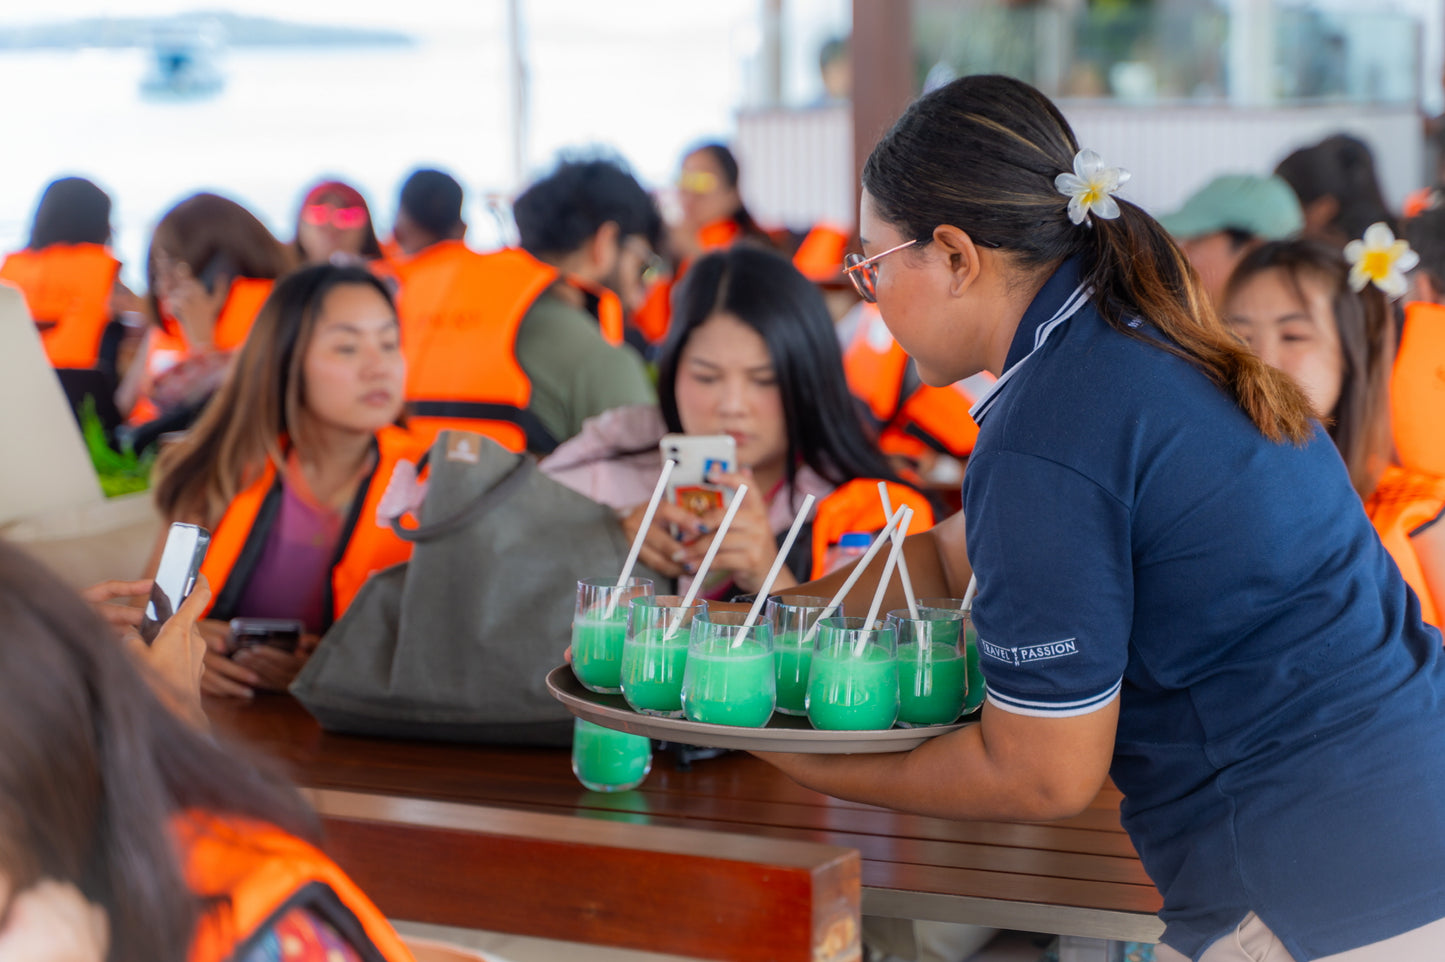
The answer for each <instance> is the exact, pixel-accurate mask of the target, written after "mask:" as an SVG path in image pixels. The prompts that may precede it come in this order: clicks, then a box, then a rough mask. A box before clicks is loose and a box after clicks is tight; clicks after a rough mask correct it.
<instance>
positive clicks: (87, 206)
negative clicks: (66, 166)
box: [28, 177, 110, 251]
mask: <svg viewBox="0 0 1445 962" xmlns="http://www.w3.org/2000/svg"><path fill="white" fill-rule="evenodd" d="M109 243H110V196H109V195H108V194H106V192H105V191H103V190H101V189H100V188H99V187H97V186H95V184H93V183H91V182H90V181H88V180H86V179H85V178H84V177H62V178H60V179H59V180H53V181H51V182H50V185H49V186H47V187H46V188H45V193H43V194H41V195H40V204H39V205H38V206H37V207H36V208H35V222H34V223H33V224H32V225H31V227H30V243H29V245H28V246H29V248H30V250H33V251H38V250H43V249H44V248H46V247H49V246H50V245H51V244H101V245H105V244H109Z"/></svg>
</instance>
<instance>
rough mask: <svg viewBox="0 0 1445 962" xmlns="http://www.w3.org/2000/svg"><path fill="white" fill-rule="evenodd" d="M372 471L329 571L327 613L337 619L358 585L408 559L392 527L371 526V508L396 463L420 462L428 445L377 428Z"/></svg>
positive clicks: (405, 544)
mask: <svg viewBox="0 0 1445 962" xmlns="http://www.w3.org/2000/svg"><path fill="white" fill-rule="evenodd" d="M376 444H377V459H376V468H375V469H374V470H373V471H372V472H371V474H370V476H368V477H367V478H366V479H364V480H363V481H362V487H361V489H360V491H359V492H358V495H359V496H358V497H357V498H355V499H353V501H352V507H351V510H350V511H349V512H348V513H347V519H346V524H345V526H344V527H343V528H342V534H341V549H340V557H339V558H338V559H337V561H336V563H335V564H334V565H333V566H332V568H331V597H330V599H328V604H327V606H326V607H327V609H328V610H330V611H331V612H333V619H339V618H340V617H341V616H342V614H344V613H345V611H346V609H347V608H348V607H350V606H351V601H352V599H353V598H355V597H356V593H357V592H358V591H360V590H361V586H362V585H363V584H364V583H365V582H366V579H367V578H370V577H371V576H372V575H373V574H375V573H376V572H378V571H381V570H382V569H383V568H390V567H391V566H392V565H398V564H401V563H402V562H403V561H407V560H409V559H410V558H411V550H412V545H411V542H409V541H403V540H402V539H400V538H398V537H397V536H396V534H395V533H394V532H393V531H392V530H391V528H389V527H387V528H383V527H381V526H380V525H378V524H377V523H376V509H377V507H378V506H379V505H380V504H381V496H382V495H383V494H385V493H386V485H387V482H388V481H390V480H391V472H392V468H394V467H396V464H397V462H398V461H403V460H405V461H411V462H417V461H420V460H421V458H422V455H424V454H426V450H427V446H426V445H425V444H424V443H422V441H421V440H420V439H418V438H416V437H414V436H413V435H412V434H411V433H410V432H408V431H404V430H402V429H401V428H396V427H387V428H382V429H381V430H380V431H379V432H377V435H376Z"/></svg>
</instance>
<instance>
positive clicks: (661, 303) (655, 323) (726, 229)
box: [632, 220, 742, 344]
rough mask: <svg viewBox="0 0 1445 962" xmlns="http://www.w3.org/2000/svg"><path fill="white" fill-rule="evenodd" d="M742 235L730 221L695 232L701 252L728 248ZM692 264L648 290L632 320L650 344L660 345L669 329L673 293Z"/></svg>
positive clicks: (681, 264) (710, 225)
mask: <svg viewBox="0 0 1445 962" xmlns="http://www.w3.org/2000/svg"><path fill="white" fill-rule="evenodd" d="M741 234H742V228H740V227H738V225H737V223H736V222H734V221H731V220H719V221H714V222H713V223H711V224H708V225H707V226H705V227H703V228H702V230H700V231H698V232H697V241H698V244H699V245H700V246H701V247H702V249H703V250H704V251H712V250H718V249H719V248H723V247H730V246H731V245H732V243H733V242H734V241H736V240H737V239H738V237H739V236H740V235H741ZM691 263H692V262H691V261H683V262H682V263H680V264H678V265H677V270H675V271H674V272H673V274H672V277H670V278H666V279H664V280H660V281H657V282H656V283H654V284H653V285H652V286H651V287H649V288H648V289H647V298H646V300H644V301H643V303H642V306H641V307H640V308H638V309H637V312H636V313H635V314H633V316H632V325H633V327H636V328H637V330H638V332H639V333H641V334H642V336H643V337H644V338H646V339H647V342H648V343H649V344H661V343H662V341H663V339H665V338H666V337H667V330H668V328H669V327H671V326H672V289H673V287H675V286H676V285H677V282H678V281H680V280H682V275H684V274H686V273H687V268H688V265H689V264H691Z"/></svg>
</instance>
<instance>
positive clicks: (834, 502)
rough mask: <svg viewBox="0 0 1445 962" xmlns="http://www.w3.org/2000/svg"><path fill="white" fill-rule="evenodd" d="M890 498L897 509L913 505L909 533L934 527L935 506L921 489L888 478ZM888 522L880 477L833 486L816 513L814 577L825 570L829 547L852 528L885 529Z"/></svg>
mask: <svg viewBox="0 0 1445 962" xmlns="http://www.w3.org/2000/svg"><path fill="white" fill-rule="evenodd" d="M888 499H889V501H891V502H892V504H893V510H894V511H897V510H898V509H899V508H901V507H902V506H903V505H905V504H906V505H908V506H909V507H910V508H912V509H913V520H912V521H910V522H909V524H908V533H909V534H910V535H914V534H918V533H919V532H920V531H927V530H928V529H929V528H931V527H933V506H932V505H930V504H929V503H928V499H927V498H925V497H924V496H923V495H922V494H920V493H919V492H918V491H916V490H914V489H913V488H910V487H908V486H907V485H904V484H895V483H894V482H892V481H890V482H888ZM887 525H888V516H887V515H885V514H884V513H883V502H882V500H881V499H880V498H879V497H878V479H877V478H855V479H854V480H852V481H849V482H848V483H847V484H844V485H841V486H840V487H838V488H835V489H834V490H833V493H832V494H830V495H828V496H827V497H826V498H824V499H823V500H822V501H819V502H818V507H817V509H816V510H815V512H814V514H813V532H812V537H813V542H812V544H813V552H812V554H813V569H812V573H811V577H813V578H818V577H821V576H822V574H823V567H824V560H825V559H826V558H827V555H828V549H829V548H831V547H832V546H833V545H836V544H837V543H838V542H839V541H841V540H842V538H843V535H845V534H847V533H848V532H850V531H873V532H876V531H882V530H883V529H884V528H885V527H886V526H887Z"/></svg>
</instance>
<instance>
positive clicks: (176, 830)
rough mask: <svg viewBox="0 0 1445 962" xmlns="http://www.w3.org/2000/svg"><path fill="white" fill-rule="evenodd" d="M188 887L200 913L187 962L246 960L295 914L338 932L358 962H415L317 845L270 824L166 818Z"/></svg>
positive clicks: (198, 815) (191, 815) (193, 815)
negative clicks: (365, 961) (372, 961)
mask: <svg viewBox="0 0 1445 962" xmlns="http://www.w3.org/2000/svg"><path fill="white" fill-rule="evenodd" d="M171 834H172V836H173V837H174V838H175V840H176V845H177V848H178V849H179V855H180V858H181V865H182V871H183V873H184V876H185V879H186V884H187V886H188V887H189V888H190V890H191V892H192V893H194V894H195V895H196V896H197V897H198V898H199V899H200V900H201V902H202V904H203V906H204V908H203V909H202V915H201V918H200V920H199V921H198V923H197V925H196V931H195V934H194V936H193V937H192V938H191V949H190V953H189V955H188V956H187V958H188V960H189V962H228V960H232V959H236V958H240V957H243V956H244V955H245V954H246V952H247V950H249V948H250V944H249V943H250V941H251V940H252V939H253V938H257V937H260V936H262V935H264V934H265V933H266V932H267V930H269V929H270V928H271V926H272V925H273V924H275V923H276V922H278V921H280V919H281V918H283V917H284V916H285V915H286V914H287V913H288V912H290V911H291V910H293V909H298V908H301V909H307V910H309V911H311V912H313V913H315V915H316V916H317V917H318V918H320V919H322V920H324V921H325V922H327V923H329V924H330V925H331V926H332V927H333V928H335V929H336V930H337V932H339V933H340V934H341V935H342V936H343V937H344V938H345V939H346V940H347V941H348V942H349V943H350V944H351V945H352V946H353V947H355V948H356V949H357V951H358V954H359V955H361V957H362V958H376V957H378V956H379V957H380V958H382V959H385V960H387V962H413V959H412V954H411V952H410V950H408V949H407V947H406V945H405V944H404V943H403V942H402V941H401V938H400V936H398V935H397V934H396V931H395V930H394V929H392V927H391V923H389V922H387V920H386V917H385V916H384V915H382V914H381V911H380V910H379V909H377V907H376V906H375V905H373V904H372V902H371V900H370V899H368V898H367V897H366V895H365V893H363V892H362V891H361V889H359V888H357V887H356V883H355V882H353V881H351V879H350V878H348V877H347V876H346V873H345V872H343V871H341V869H340V868H339V867H338V866H337V865H336V863H335V862H333V861H331V859H329V858H327V857H326V856H325V855H323V854H322V853H321V852H320V851H318V850H317V849H316V848H315V847H313V846H311V845H309V844H307V843H306V842H304V841H302V840H301V839H299V838H296V837H295V836H294V835H289V834H287V833H286V832H283V831H281V830H280V829H278V828H276V827H275V826H272V825H268V824H266V823H263V822H257V821H252V820H250V819H243V818H238V817H235V816H220V815H210V814H206V813H202V812H196V811H189V812H186V813H184V814H182V815H178V816H176V817H175V818H173V819H172V820H171Z"/></svg>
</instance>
